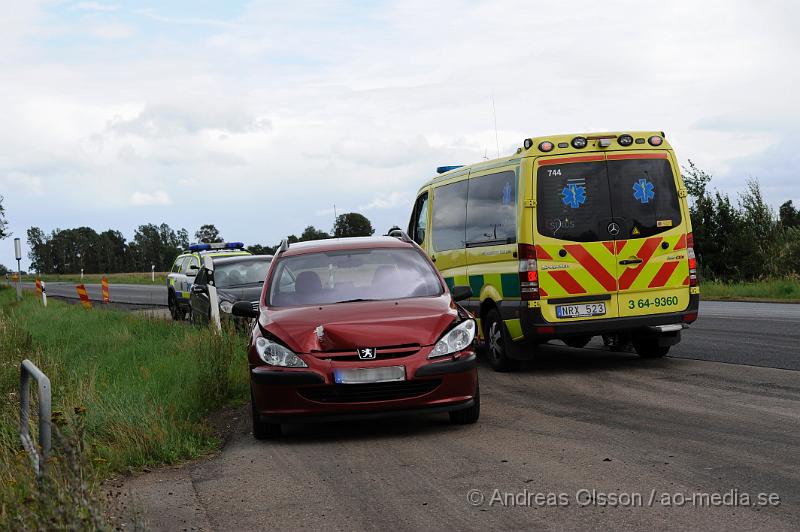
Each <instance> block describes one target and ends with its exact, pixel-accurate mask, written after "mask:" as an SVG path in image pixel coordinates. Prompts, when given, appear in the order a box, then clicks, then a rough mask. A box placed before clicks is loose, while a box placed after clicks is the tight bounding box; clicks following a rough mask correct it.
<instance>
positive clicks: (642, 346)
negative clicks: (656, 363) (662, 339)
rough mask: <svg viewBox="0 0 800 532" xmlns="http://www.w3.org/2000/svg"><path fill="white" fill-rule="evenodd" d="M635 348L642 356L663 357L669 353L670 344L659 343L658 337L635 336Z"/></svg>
mask: <svg viewBox="0 0 800 532" xmlns="http://www.w3.org/2000/svg"><path fill="white" fill-rule="evenodd" d="M632 343H633V348H634V349H635V350H636V354H637V355H639V356H640V357H642V358H661V357H663V356H664V355H666V354H667V353H669V348H670V346H668V345H658V338H656V337H652V338H634V339H633V342H632Z"/></svg>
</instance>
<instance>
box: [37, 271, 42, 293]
mask: <svg viewBox="0 0 800 532" xmlns="http://www.w3.org/2000/svg"><path fill="white" fill-rule="evenodd" d="M36 293H37V294H41V293H42V278H41V277H39V276H38V275H37V276H36Z"/></svg>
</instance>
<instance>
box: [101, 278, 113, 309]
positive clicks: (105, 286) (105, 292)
mask: <svg viewBox="0 0 800 532" xmlns="http://www.w3.org/2000/svg"><path fill="white" fill-rule="evenodd" d="M100 283H101V285H102V287H103V303H104V304H107V303H108V302H109V301H111V299H110V298H109V297H108V279H106V276H105V275H104V276H103V278H102V279H101V280H100Z"/></svg>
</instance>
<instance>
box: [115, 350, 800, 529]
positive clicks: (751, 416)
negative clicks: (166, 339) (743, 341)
mask: <svg viewBox="0 0 800 532" xmlns="http://www.w3.org/2000/svg"><path fill="white" fill-rule="evenodd" d="M543 351H544V352H543V354H542V356H541V357H540V358H539V359H538V360H537V361H536V362H533V363H530V364H527V365H526V366H525V368H524V369H523V370H522V371H520V372H516V373H511V374H508V373H507V374H500V373H495V372H493V371H491V369H489V368H488V367H486V366H482V367H481V368H480V379H481V392H482V396H483V404H482V414H481V419H480V421H479V422H478V423H477V424H476V425H473V426H467V427H454V426H451V425H449V424H448V422H447V416H446V415H433V416H427V417H420V418H412V419H403V420H385V421H378V422H376V421H370V422H353V423H345V424H341V423H340V424H322V425H297V426H289V427H287V430H286V434H285V436H284V438H282V439H280V440H278V441H274V442H259V441H256V440H254V439H253V437H252V435H251V434H250V430H249V414H248V412H247V408H246V407H244V408H241V409H239V410H236V411H234V412H232V413H231V412H227V413H225V415H224V416H223V417H224V418H225V420H226V421H227V423H228V424H229V428H228V433H229V435H230V436H229V438H230V439H229V440H228V442H227V444H226V445H225V446H224V448H223V450H222V451H221V452H220V453H219V454H218V455H217V456H215V457H213V458H211V459H209V460H205V461H200V462H196V463H194V464H190V465H188V466H185V467H182V468H174V469H164V470H160V471H155V472H153V473H150V474H145V475H142V476H138V477H135V478H133V479H132V480H130V481H128V482H126V483H125V484H124V485H123V486H122V487H121V488H120V489H121V490H122V491H123V492H125V493H133V494H134V495H133V496H132V497H131V496H128V497H123V498H122V500H123V501H125V502H124V504H126V505H127V506H128V507H131V506H136V507H138V508H140V509H141V510H142V512H143V517H144V519H145V520H146V521H147V522H148V523H149V525H150V526H151V527H152V529H154V530H192V529H203V530H261V529H280V530H291V529H298V528H304V529H312V530H322V529H326V530H352V529H356V530H409V529H419V530H442V529H451V530H487V529H515V530H518V529H532V530H536V529H542V530H585V529H610V530H642V529H648V530H758V531H763V530H798V529H800V465H798V460H797V458H798V456H800V439H799V438H798V428H800V373H797V372H794V371H787V370H779V369H771V368H759V367H751V366H741V365H733V364H720V363H715V362H706V361H696V360H686V359H679V358H665V359H661V360H643V359H639V358H636V357H635V356H632V355H629V354H623V353H611V352H600V351H593V350H574V349H568V348H560V347H547V348H545V349H544V350H543ZM474 490H477V491H474ZM593 490H595V493H596V494H597V495H596V496H595V497H594V500H596V501H601V500H602V499H601V497H602V496H603V495H606V496H609V497H610V496H616V497H618V499H620V500H622V501H623V502H624V503H625V504H620V505H611V506H604V505H601V504H599V502H598V503H597V504H594V503H591V501H592V496H591V495H592V493H593ZM759 493H764V494H776V495H771V496H772V497H774V498H773V502H775V501H776V499H775V498H779V499H780V505H779V506H766V507H758V508H756V507H751V506H744V505H743V504H742V502H743V500H744V499H743V498H744V496H745V494H746V496H747V497H749V498H750V500H751V501H752V500H755V498H756V497H757V496H758V494H759ZM506 494H510V495H506ZM519 494H521V495H519ZM538 494H543V495H538ZM550 494H554V495H550ZM693 494H699V495H697V496H696V498H695V499H694V500H695V501H696V502H695V503H692V502H691V501H692V497H693ZM713 494H719V495H713ZM734 495H735V500H736V501H737V502H738V503H739V506H733V505H732V503H733V501H734ZM548 496H551V497H554V498H555V502H560V503H563V505H562V506H555V505H548V504H547V503H546V498H547V497H548ZM768 496H770V495H765V497H768ZM468 497H470V499H468ZM508 497H511V498H510V499H509V498H508ZM536 497H544V498H545V500H544V501H541V500H539V501H537V500H536ZM704 497H708V499H706V500H709V501H710V500H712V499H711V497H720V498H721V499H720V500H721V501H723V502H724V501H725V500H728V502H730V503H731V505H728V506H713V507H710V506H709V505H708V504H706V505H705V506H703V505H702V504H703V501H704ZM723 497H727V498H728V499H725V498H723ZM606 500H607V499H606ZM687 500H688V501H689V502H686V501H687ZM134 501H136V502H134ZM498 501H500V502H498ZM527 501H530V504H528V502H527ZM630 501H632V502H633V504H628V503H629V502H630ZM587 502H589V504H588V505H586V506H583V504H586V503H587ZM668 502H671V503H672V504H673V505H672V506H669V505H667V503H668ZM476 503H477V504H476ZM193 527H194V528H193Z"/></svg>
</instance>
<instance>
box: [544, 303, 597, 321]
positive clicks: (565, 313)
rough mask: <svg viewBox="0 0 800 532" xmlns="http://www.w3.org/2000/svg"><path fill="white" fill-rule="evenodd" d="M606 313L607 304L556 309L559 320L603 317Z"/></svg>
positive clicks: (559, 307)
mask: <svg viewBox="0 0 800 532" xmlns="http://www.w3.org/2000/svg"><path fill="white" fill-rule="evenodd" d="M605 313H606V304H605V303H584V304H581V305H560V306H558V307H556V316H557V317H559V318H588V317H590V316H602V315H604V314H605Z"/></svg>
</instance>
